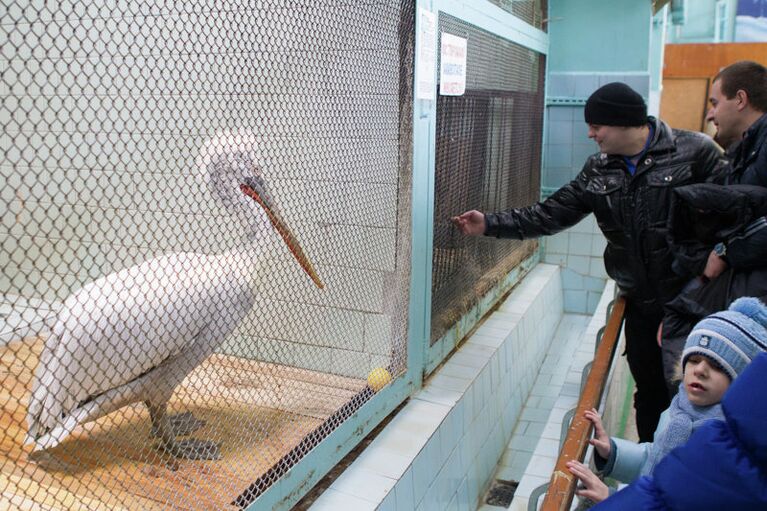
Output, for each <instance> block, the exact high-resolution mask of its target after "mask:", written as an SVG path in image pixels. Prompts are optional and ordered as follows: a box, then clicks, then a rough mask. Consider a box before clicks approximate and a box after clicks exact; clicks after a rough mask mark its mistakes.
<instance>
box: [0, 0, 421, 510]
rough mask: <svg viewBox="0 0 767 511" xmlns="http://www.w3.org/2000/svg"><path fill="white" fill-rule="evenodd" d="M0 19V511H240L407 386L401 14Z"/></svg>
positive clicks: (167, 8)
mask: <svg viewBox="0 0 767 511" xmlns="http://www.w3.org/2000/svg"><path fill="white" fill-rule="evenodd" d="M1 16H2V18H1V19H0V20H1V25H0V73H1V74H0V102H1V103H0V120H1V121H2V126H3V132H2V134H0V136H1V137H2V138H1V139H0V142H1V143H2V160H1V162H0V173H1V175H2V180H3V183H4V185H3V187H2V190H0V193H1V194H2V199H1V200H0V218H1V223H0V260H1V261H2V266H3V275H2V278H0V291H2V300H3V301H2V304H1V305H2V323H0V326H2V332H1V333H2V337H1V338H0V356H1V360H2V365H0V378H1V379H2V391H1V392H2V400H0V420H1V421H2V431H0V446H1V447H0V503H2V502H5V503H10V506H11V507H19V508H25V509H26V508H28V507H30V508H37V507H39V508H43V509H78V508H85V509H117V508H126V509H153V508H166V507H173V508H174V509H228V508H237V507H242V506H245V505H247V504H248V503H250V502H252V501H253V500H254V499H255V498H257V497H258V496H259V495H260V494H261V493H263V491H265V489H267V488H268V487H269V486H270V485H271V484H272V483H273V482H274V481H275V480H277V479H278V478H279V477H280V476H281V475H282V474H284V473H285V471H287V470H288V469H290V467H291V466H293V465H294V464H295V463H297V462H298V461H299V460H300V459H301V458H302V457H303V456H304V454H306V453H307V452H308V451H309V450H311V449H312V448H313V447H314V446H315V445H316V444H317V443H318V442H320V441H321V440H322V439H323V438H324V437H326V436H327V434H328V433H329V432H331V431H332V430H334V429H335V428H336V427H337V426H338V425H339V424H340V423H342V422H343V421H344V420H346V419H347V418H348V417H349V415H350V414H352V413H353V412H354V411H355V410H356V409H358V408H359V406H360V405H361V404H362V403H364V402H365V401H366V400H367V399H369V398H370V397H371V396H372V395H373V393H374V392H377V391H380V390H381V388H382V387H383V386H385V385H386V384H387V383H388V382H390V381H391V379H392V378H393V377H396V376H397V375H399V374H402V373H403V372H404V371H405V368H406V367H405V366H406V337H407V316H406V311H407V300H408V283H409V273H410V270H409V263H410V193H411V186H410V180H411V163H410V162H411V154H410V151H411V145H412V134H411V132H412V127H411V116H412V90H411V89H412V68H413V61H412V59H413V33H414V26H413V25H414V7H413V2H412V1H410V0H402V1H400V0H377V1H358V0H333V1H324V2H314V1H311V2H310V1H299V0H227V1H223V2H213V1H207V2H205V1H199V0H197V1H177V2H167V1H162V2H160V1H157V2H152V1H149V0H144V1H133V0H118V1H114V2H106V3H102V2H75V1H72V2H69V1H61V2H43V1H33V2H27V1H21V0H19V1H15V2H14V1H6V2H4V4H3V12H2V14H1ZM305 489H306V488H305ZM305 489H304V490H305ZM3 505H4V504H0V507H3Z"/></svg>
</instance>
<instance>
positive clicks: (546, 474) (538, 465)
mask: <svg viewBox="0 0 767 511" xmlns="http://www.w3.org/2000/svg"><path fill="white" fill-rule="evenodd" d="M613 296H614V283H613V282H609V283H608V284H607V286H606V287H605V290H604V292H603V293H602V296H601V298H600V301H599V304H598V306H597V309H596V312H595V313H594V315H593V316H580V315H571V314H566V315H565V316H564V317H563V319H562V322H561V323H560V325H559V327H558V329H557V335H556V336H555V338H554V340H553V342H552V344H551V347H550V348H549V351H548V354H547V356H546V359H545V360H544V363H543V366H542V367H541V371H540V374H539V376H538V381H536V383H535V386H534V387H533V391H532V392H531V399H532V397H535V396H540V397H546V398H548V399H549V401H547V402H546V404H549V403H551V401H550V400H551V399H553V400H554V401H553V405H552V406H551V407H550V408H549V412H550V413H549V414H548V417H547V418H546V419H545V420H544V421H543V426H542V427H543V429H542V431H541V433H540V435H539V436H538V439H537V441H536V442H535V445H534V447H533V449H532V450H531V451H526V450H522V449H520V448H516V447H515V440H517V439H518V438H527V440H525V442H524V444H525V445H529V443H530V442H532V441H533V438H535V437H534V436H533V435H532V434H526V433H527V431H528V429H527V428H529V425H527V426H526V429H525V430H524V432H521V433H520V432H518V431H515V433H514V435H513V436H512V440H511V442H510V444H509V449H510V451H509V450H507V453H506V454H507V455H508V459H509V460H510V461H511V463H510V464H509V465H503V463H504V461H503V460H502V462H501V463H502V465H501V466H500V467H499V471H498V472H499V473H498V474H497V475H496V477H497V478H503V477H501V476H504V475H508V476H510V477H511V479H513V480H515V481H519V486H518V487H517V490H516V493H515V494H514V500H513V501H512V504H511V506H510V507H509V508H508V509H509V510H513V511H524V510H526V509H527V504H528V499H529V497H530V494H531V493H532V491H533V490H535V488H537V487H539V486H540V485H542V484H545V483H547V482H548V481H549V479H550V478H551V472H552V470H553V469H554V465H555V464H556V459H557V456H558V454H559V442H560V439H561V431H562V420H563V417H564V416H565V414H566V413H567V411H568V410H570V409H571V408H574V407H575V406H576V405H577V403H578V396H579V394H580V385H581V378H582V370H583V367H584V366H585V365H586V364H587V363H588V362H590V361H592V360H593V358H594V348H595V345H596V335H597V332H598V331H599V329H600V328H601V327H602V326H603V325H604V324H605V315H606V311H607V306H608V303H609V302H610V301H611V300H612V298H613ZM528 402H529V400H528ZM536 404H537V407H536V408H535V409H536V410H540V409H542V408H543V406H542V405H541V402H538V403H536ZM526 406H529V405H526ZM523 415H524V412H523ZM536 427H539V426H536ZM519 442H520V441H519V440H517V444H516V445H517V446H519V445H521V444H519ZM517 457H519V458H522V459H526V460H528V462H527V463H526V464H525V465H524V466H523V467H522V469H521V471H520V469H519V467H520V465H522V462H521V461H517ZM504 468H509V469H510V470H508V471H506V472H504V471H503V470H504ZM490 509H493V510H495V511H497V510H498V509H501V508H498V507H488V508H487V511H489V510H490ZM482 511H486V510H485V509H483V510H482Z"/></svg>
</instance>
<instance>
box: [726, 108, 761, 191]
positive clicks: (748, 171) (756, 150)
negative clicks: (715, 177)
mask: <svg viewBox="0 0 767 511" xmlns="http://www.w3.org/2000/svg"><path fill="white" fill-rule="evenodd" d="M765 145H767V114H764V115H762V116H761V117H760V118H759V120H757V121H756V122H755V123H754V124H752V125H751V126H750V127H749V128H748V129H747V130H746V133H745V134H744V135H743V139H742V140H741V141H739V142H738V143H737V144H734V145H733V146H732V147H731V148H729V149H728V150H727V155H726V156H727V158H728V159H729V160H730V169H729V172H728V175H727V184H741V185H756V186H765V187H767V148H765V147H764V146H765Z"/></svg>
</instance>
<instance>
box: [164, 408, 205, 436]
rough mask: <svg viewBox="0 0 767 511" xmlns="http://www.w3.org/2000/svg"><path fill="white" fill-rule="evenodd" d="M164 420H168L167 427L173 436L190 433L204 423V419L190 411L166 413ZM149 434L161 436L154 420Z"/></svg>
mask: <svg viewBox="0 0 767 511" xmlns="http://www.w3.org/2000/svg"><path fill="white" fill-rule="evenodd" d="M166 420H167V421H168V426H167V427H168V428H170V430H171V432H172V434H173V436H186V435H191V434H192V433H194V432H195V431H197V430H198V429H200V428H201V427H203V426H204V425H205V421H204V420H202V419H198V418H197V417H195V416H194V415H192V412H184V413H177V414H174V415H168V416H166ZM150 434H151V435H152V436H153V437H155V438H157V437H160V436H162V435H161V434H160V428H159V426H158V425H157V423H156V422H155V421H153V422H152V430H151V432H150Z"/></svg>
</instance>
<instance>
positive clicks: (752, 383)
mask: <svg viewBox="0 0 767 511" xmlns="http://www.w3.org/2000/svg"><path fill="white" fill-rule="evenodd" d="M722 408H723V409H724V414H725V417H726V422H723V421H710V422H709V423H707V424H705V425H703V426H701V427H700V428H698V430H697V431H695V432H694V433H693V434H692V436H691V437H690V440H689V441H688V442H687V443H686V444H685V445H683V446H681V447H677V448H676V449H674V450H673V451H671V453H670V454H669V455H667V456H666V457H665V458H664V459H663V460H662V461H661V462H660V463H659V464H658V465H657V466H656V468H655V472H654V474H653V477H642V478H640V479H639V480H637V481H636V482H634V483H633V484H631V485H630V486H628V487H627V488H625V489H623V490H621V491H619V492H617V493H616V494H615V495H613V496H612V497H610V498H608V499H607V500H605V501H604V502H602V503H600V504H598V505H597V506H595V507H594V508H592V509H594V510H598V511H609V510H615V511H618V510H620V511H631V510H674V511H676V510H696V511H705V510H711V511H722V510H730V509H732V510H738V511H752V510H753V511H757V510H761V511H764V510H767V353H762V354H760V355H759V356H758V357H757V358H755V359H754V361H753V362H752V363H751V364H750V365H749V366H748V367H747V368H746V370H745V371H744V372H743V374H741V375H740V376H738V378H737V379H736V380H735V382H734V383H733V384H732V386H731V387H730V389H729V390H728V391H727V393H726V394H725V397H724V400H723V401H722Z"/></svg>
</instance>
